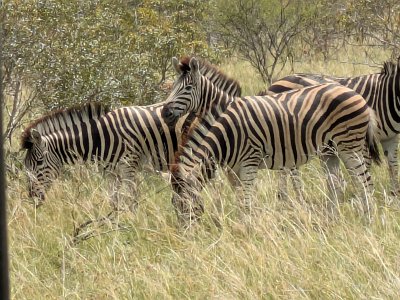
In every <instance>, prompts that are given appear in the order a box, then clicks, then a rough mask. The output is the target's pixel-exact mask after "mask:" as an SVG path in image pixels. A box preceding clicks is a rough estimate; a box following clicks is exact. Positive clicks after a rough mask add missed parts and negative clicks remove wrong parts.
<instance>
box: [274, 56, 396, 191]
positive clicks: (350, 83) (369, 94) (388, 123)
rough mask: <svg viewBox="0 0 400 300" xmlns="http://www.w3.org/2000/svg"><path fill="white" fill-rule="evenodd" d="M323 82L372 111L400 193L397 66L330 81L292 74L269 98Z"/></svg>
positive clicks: (393, 184) (276, 85)
mask: <svg viewBox="0 0 400 300" xmlns="http://www.w3.org/2000/svg"><path fill="white" fill-rule="evenodd" d="M324 82H338V83H340V84H341V85H344V86H347V87H349V88H351V89H353V90H354V91H356V92H357V93H359V94H360V95H362V96H363V97H364V98H365V100H366V101H367V103H368V105H369V106H370V107H371V108H372V109H373V110H374V111H375V114H376V116H377V122H378V131H377V136H378V140H379V141H380V143H381V144H382V148H383V151H384V153H385V157H386V160H387V162H388V166H389V174H390V179H391V189H392V191H393V192H395V193H398V192H400V184H399V175H398V143H399V136H398V134H399V133H400V65H399V62H398V63H397V64H395V63H392V62H385V63H384V65H383V68H382V71H381V72H380V73H375V74H368V75H362V76H357V77H347V78H344V77H333V76H326V75H318V74H294V75H289V76H286V77H284V78H281V79H279V80H277V81H276V82H274V83H273V84H272V85H271V86H270V87H269V89H268V93H269V94H271V93H272V94H273V93H282V92H285V91H289V90H293V89H298V88H302V87H305V86H310V85H314V84H320V83H324Z"/></svg>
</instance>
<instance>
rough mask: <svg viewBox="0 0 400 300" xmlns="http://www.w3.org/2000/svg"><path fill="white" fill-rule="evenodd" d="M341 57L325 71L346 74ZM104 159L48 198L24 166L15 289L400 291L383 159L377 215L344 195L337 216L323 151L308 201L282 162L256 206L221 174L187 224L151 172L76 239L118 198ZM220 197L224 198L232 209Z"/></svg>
mask: <svg viewBox="0 0 400 300" xmlns="http://www.w3.org/2000/svg"><path fill="white" fill-rule="evenodd" d="M334 67H337V64H334V65H332V66H331V67H330V68H331V69H329V70H328V69H326V72H325V73H330V74H334V75H346V74H344V73H340V70H337V69H335V68H334ZM223 68H224V69H225V70H226V71H227V72H228V73H230V74H232V75H234V76H235V77H236V78H238V79H239V80H240V81H241V82H242V84H243V85H244V87H245V91H246V92H249V93H250V92H252V91H254V92H256V91H258V89H260V88H262V84H261V83H260V82H259V80H258V79H257V78H256V76H254V72H252V71H251V70H250V68H249V67H248V65H247V64H245V63H242V62H239V61H237V62H235V61H234V63H233V64H232V65H227V66H223ZM304 68H305V67H304ZM295 71H309V70H302V69H300V67H299V69H298V70H297V69H296V70H295ZM316 71H320V69H318V70H316ZM351 72H352V73H351V74H354V73H353V71H351ZM347 74H348V73H347ZM351 74H349V75H351ZM355 74H357V73H355ZM359 74H362V72H360V73H359ZM236 75H238V76H236ZM94 169H95V168H93V167H90V168H87V167H86V166H77V167H71V168H68V172H67V173H66V175H64V176H63V178H61V179H60V180H58V181H57V182H56V183H55V184H54V186H53V188H52V189H51V190H50V191H49V193H48V198H47V201H46V203H45V204H44V205H43V206H42V207H40V208H39V209H35V208H34V207H33V205H32V203H30V202H29V200H28V197H27V191H26V181H25V176H24V174H23V172H21V173H19V174H17V175H16V176H14V177H9V178H8V200H9V201H8V223H9V240H10V260H11V263H10V269H11V270H10V271H11V285H12V298H13V299H188V298H190V299H341V298H343V299H398V298H399V297H400V254H399V250H398V247H399V245H400V212H399V203H398V199H397V198H392V197H389V196H388V195H387V194H386V193H385V188H387V187H388V174H387V172H386V168H385V167H384V166H380V167H376V166H375V167H374V168H373V175H374V178H375V182H376V188H377V192H376V201H377V206H378V212H377V215H376V217H375V219H374V222H373V223H372V224H369V223H368V222H366V220H365V218H362V217H360V216H359V215H358V214H357V212H356V210H355V209H354V208H353V207H352V202H351V201H350V200H348V201H346V202H344V203H342V204H341V205H340V212H341V214H340V216H339V217H338V219H337V220H335V221H329V220H328V218H327V214H326V211H325V208H324V205H325V202H326V197H325V191H326V189H325V188H324V184H325V183H324V180H323V174H322V173H321V170H320V167H319V165H318V162H317V161H314V162H313V163H311V164H310V165H307V166H306V167H305V168H303V169H302V171H303V179H304V181H305V185H306V196H307V205H306V206H301V205H300V204H298V203H297V202H296V200H295V199H293V195H294V193H293V191H291V193H290V195H291V197H292V199H291V200H292V201H291V202H281V201H279V200H278V199H277V198H276V188H277V178H276V173H274V172H272V171H262V172H260V174H259V178H258V181H257V186H256V189H255V191H256V192H255V194H256V195H255V205H256V206H257V207H258V210H257V214H256V215H255V216H252V217H243V216H241V214H240V213H239V211H238V208H237V205H236V200H235V192H234V191H233V190H232V189H231V188H230V187H229V185H228V184H227V182H226V180H225V179H224V178H220V179H219V181H218V182H216V183H215V185H214V186H213V185H209V186H208V187H207V189H206V190H205V191H204V192H203V196H204V199H205V201H206V214H205V216H204V218H203V219H202V222H201V223H200V224H198V226H196V227H195V228H193V229H192V230H190V231H186V232H185V231H183V230H182V229H180V228H179V226H178V223H177V220H176V217H175V214H174V211H173V208H172V205H171V203H170V198H171V190H170V188H169V187H168V184H167V183H166V182H164V181H163V180H161V179H160V178H159V177H157V176H156V175H153V174H145V175H144V180H143V183H142V184H141V186H140V190H141V193H140V205H139V207H138V210H137V212H136V213H135V214H132V213H128V212H123V213H120V214H119V216H118V217H117V218H115V219H114V221H113V222H106V223H105V224H104V225H103V226H91V227H89V228H88V230H92V231H93V233H94V234H95V236H93V237H92V238H90V239H88V240H84V241H81V242H80V243H77V244H73V243H72V233H73V230H74V227H76V226H78V225H79V224H81V223H83V222H84V221H86V220H88V219H91V218H97V217H98V216H102V215H105V214H106V213H108V211H109V210H110V209H111V208H110V206H109V204H108V200H107V199H108V193H107V188H106V187H107V183H106V182H105V180H104V179H103V178H102V176H101V174H99V173H97V172H95V171H94ZM93 174H95V175H94V176H93ZM348 187H349V189H348V191H347V193H346V195H347V198H348V199H350V198H351V195H352V185H351V184H349V185H348ZM216 199H222V206H223V212H222V213H218V211H217V209H216V208H215V207H214V203H215V200H216ZM216 217H218V218H219V219H220V220H221V223H222V229H220V228H218V227H217V226H216V225H215V223H214V222H213V219H214V218H216Z"/></svg>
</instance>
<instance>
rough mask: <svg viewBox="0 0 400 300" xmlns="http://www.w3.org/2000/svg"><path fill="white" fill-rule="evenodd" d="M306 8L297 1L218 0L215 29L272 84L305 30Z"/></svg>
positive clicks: (265, 80) (264, 79)
mask: <svg viewBox="0 0 400 300" xmlns="http://www.w3.org/2000/svg"><path fill="white" fill-rule="evenodd" d="M228 2H229V3H228ZM305 7H306V5H304V4H302V3H301V1H295V0H293V1H291V0H287V1H283V0H261V1H258V0H232V1H226V0H219V1H217V9H216V10H217V11H218V15H217V16H216V17H215V20H216V22H217V27H216V28H217V30H219V34H220V36H221V38H222V39H223V40H225V42H226V43H227V44H229V45H231V46H232V47H234V48H235V49H236V50H237V51H238V53H239V54H240V55H241V56H242V57H243V58H244V59H245V60H247V61H249V62H250V64H251V65H252V66H253V67H254V68H255V69H256V70H257V71H258V72H259V74H260V75H261V78H262V79H263V81H264V82H266V83H269V84H270V83H271V82H272V78H273V76H274V75H275V73H276V69H277V66H278V63H279V64H280V66H281V67H282V68H283V66H284V65H285V64H286V62H287V61H288V59H289V58H290V57H291V56H292V54H293V53H292V51H293V45H294V42H295V39H296V37H297V36H298V35H299V34H300V33H301V31H302V30H304V24H305V22H304V21H305V18H304V11H305Z"/></svg>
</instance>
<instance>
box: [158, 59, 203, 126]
mask: <svg viewBox="0 0 400 300" xmlns="http://www.w3.org/2000/svg"><path fill="white" fill-rule="evenodd" d="M172 65H173V66H174V68H175V70H176V71H177V73H178V75H179V77H178V79H176V80H175V82H174V85H173V88H172V92H171V94H170V95H169V97H168V98H167V100H166V101H165V102H166V104H165V106H164V108H163V110H162V112H161V115H162V117H163V119H164V121H165V122H166V123H167V124H168V125H174V124H176V122H177V120H178V119H179V118H180V117H182V116H183V115H185V114H186V113H187V112H194V113H196V112H197V110H198V108H199V106H200V82H201V77H202V75H201V73H200V68H199V62H198V60H197V59H196V58H194V57H192V58H191V59H190V62H189V64H182V63H180V62H179V61H178V59H177V58H176V57H173V58H172Z"/></svg>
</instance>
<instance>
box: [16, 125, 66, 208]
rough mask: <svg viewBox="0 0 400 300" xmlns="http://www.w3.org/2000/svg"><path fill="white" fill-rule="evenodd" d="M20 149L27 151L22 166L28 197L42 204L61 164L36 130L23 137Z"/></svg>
mask: <svg viewBox="0 0 400 300" xmlns="http://www.w3.org/2000/svg"><path fill="white" fill-rule="evenodd" d="M22 148H23V149H26V150H27V152H26V156H25V159H24V165H25V169H26V171H27V174H28V184H29V185H28V189H29V196H30V197H32V198H39V200H40V202H43V201H44V200H45V192H46V190H47V189H48V188H49V187H50V184H51V183H52V182H53V181H54V180H55V179H56V178H57V177H58V175H59V173H60V168H61V165H62V164H61V162H60V160H59V159H58V158H57V157H56V156H55V155H54V153H52V151H51V150H50V147H49V143H48V141H47V139H46V138H44V137H43V136H42V135H41V134H40V132H39V131H37V130H36V129H31V130H30V131H28V132H27V133H26V134H25V135H23V137H22ZM40 202H39V204H41V203H40Z"/></svg>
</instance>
